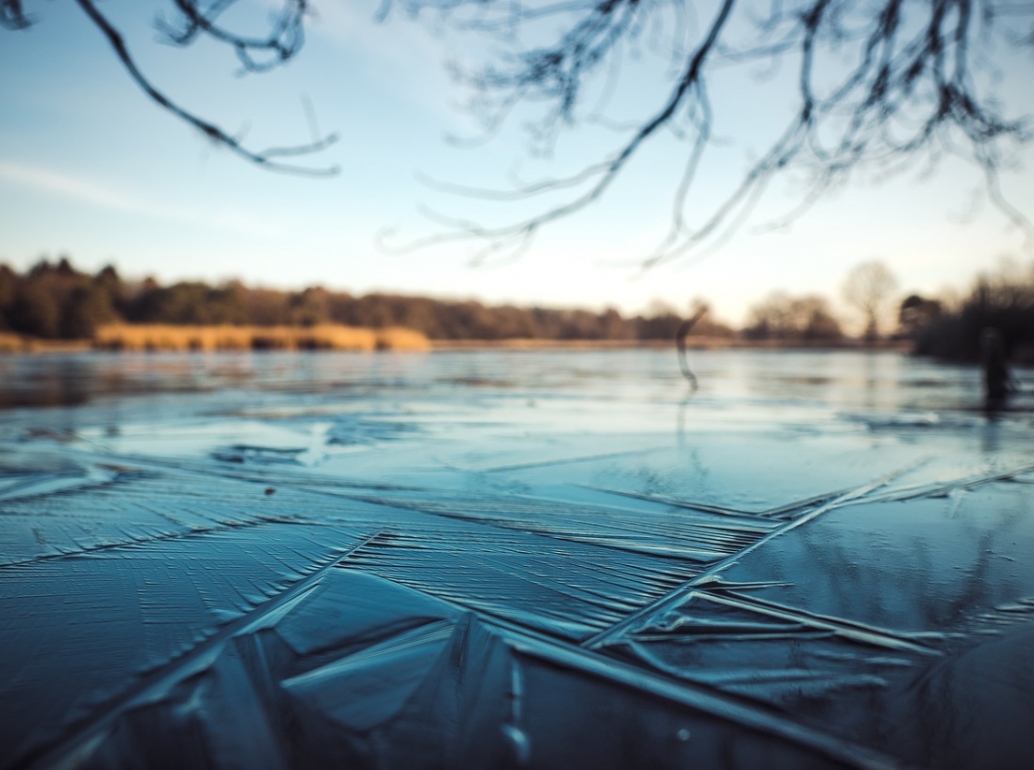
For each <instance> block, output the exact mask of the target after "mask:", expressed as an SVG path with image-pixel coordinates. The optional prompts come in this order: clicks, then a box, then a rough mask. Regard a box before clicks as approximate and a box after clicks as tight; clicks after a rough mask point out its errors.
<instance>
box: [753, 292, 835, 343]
mask: <svg viewBox="0 0 1034 770" xmlns="http://www.w3.org/2000/svg"><path fill="white" fill-rule="evenodd" d="M744 333H745V335H746V336H747V338H748V339H762V340H764V339H774V340H798V341H805V342H829V341H831V340H837V339H840V337H842V336H843V335H842V334H841V331H840V322H839V321H837V319H836V317H835V316H834V315H833V313H832V311H831V310H830V309H829V303H828V302H827V301H826V298H825V297H820V296H817V295H814V294H813V295H808V296H804V297H791V296H789V295H787V294H785V293H783V292H781V291H775V292H772V293H771V294H769V295H768V296H767V297H765V298H764V299H763V300H761V301H760V302H758V303H756V304H755V305H753V306H752V307H751V308H750V314H749V317H748V321H747V326H746V327H745V328H744Z"/></svg>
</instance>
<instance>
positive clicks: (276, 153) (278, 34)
mask: <svg viewBox="0 0 1034 770" xmlns="http://www.w3.org/2000/svg"><path fill="white" fill-rule="evenodd" d="M75 2H76V4H77V5H78V6H79V7H80V8H81V9H82V11H83V12H84V13H85V14H86V16H87V17H88V18H89V19H90V21H91V22H92V23H93V24H94V25H95V26H96V27H97V28H98V29H99V30H100V32H101V34H103V35H104V37H105V38H106V39H107V41H108V43H109V44H110V45H111V48H112V50H113V51H114V52H115V56H116V57H117V58H118V60H119V61H120V62H121V64H122V66H123V68H124V69H125V70H126V72H127V73H129V76H130V77H131V78H132V79H133V81H134V82H135V83H136V84H137V85H138V86H139V87H140V89H141V90H142V91H143V92H144V93H145V94H146V95H147V96H148V98H150V99H151V100H152V101H153V102H155V103H156V104H158V105H159V106H160V107H162V108H163V109H165V110H167V111H168V112H170V113H172V114H173V115H175V116H176V117H177V118H179V119H180V120H182V121H184V122H186V123H188V124H189V125H191V126H193V127H194V128H196V129H197V130H198V131H200V132H201V133H202V134H204V135H205V136H206V137H208V139H210V140H211V141H213V142H215V143H216V144H217V145H220V146H222V147H225V148H226V149H228V150H230V151H231V152H233V153H234V154H236V155H238V156H239V157H241V158H243V159H245V160H247V161H248V162H250V163H254V164H256V165H258V166H261V167H263V168H266V169H269V170H271V171H280V172H285V173H290V174H301V175H306V176H317V177H327V176H334V175H336V174H337V173H338V168H337V167H336V166H331V167H316V168H313V167H308V166H301V165H296V164H291V163H284V162H282V161H281V160H280V159H283V158H297V157H302V156H307V155H312V154H315V153H319V152H322V151H323V150H325V149H327V148H328V147H330V146H331V145H333V144H334V143H336V142H337V141H338V137H337V135H336V134H333V133H331V134H326V135H318V134H317V135H313V137H312V140H311V141H310V142H308V143H305V144H299V145H292V146H286V147H270V148H267V149H264V150H252V149H250V148H248V147H245V146H244V144H243V143H242V142H241V140H240V139H238V138H236V137H234V136H232V135H230V134H229V133H228V132H227V131H226V130H224V129H223V128H221V127H220V126H218V125H217V124H215V123H213V122H212V121H209V120H206V119H204V118H202V117H200V116H198V115H197V114H195V113H193V112H191V111H189V110H187V109H186V108H184V107H182V106H180V105H179V104H178V103H176V102H175V101H173V100H172V99H171V98H169V96H167V95H166V94H165V93H164V92H163V91H162V90H160V89H159V88H158V87H157V86H155V85H154V84H153V83H152V82H151V80H150V79H149V78H148V77H147V76H146V75H145V74H144V73H143V71H141V69H140V67H139V66H138V65H137V63H136V60H135V59H134V58H133V56H132V55H131V53H130V50H129V46H128V45H127V43H126V41H125V38H124V37H123V35H122V34H121V32H119V30H118V29H117V28H116V27H115V25H114V24H112V23H111V21H110V20H109V19H108V18H107V17H106V16H105V15H104V14H102V13H101V12H100V9H99V8H98V5H97V3H96V2H95V0H75ZM172 2H173V4H174V5H175V7H176V10H177V13H178V14H179V16H180V19H179V22H178V24H173V23H170V22H166V21H164V20H161V19H159V21H158V27H159V29H160V30H161V31H162V32H163V33H164V34H165V36H166V39H167V40H168V42H171V43H173V44H176V45H182V46H186V45H189V44H190V43H192V42H194V41H195V40H196V39H197V38H198V37H199V36H201V35H205V36H208V37H209V38H211V39H214V40H216V41H218V42H221V43H225V44H227V45H229V46H231V47H232V48H233V49H234V51H235V52H236V54H237V58H238V60H239V61H240V62H241V63H242V65H243V66H244V69H245V70H246V71H249V72H265V71H267V70H269V69H271V68H272V67H275V66H277V65H279V64H282V63H283V62H285V61H287V60H288V59H290V58H291V57H292V56H294V55H295V54H296V53H297V52H298V50H299V49H300V48H301V45H302V42H303V40H304V37H303V34H302V25H303V21H304V17H305V16H306V14H307V13H308V2H307V0H285V2H284V4H283V7H282V8H281V9H280V11H279V12H278V13H277V14H276V16H275V19H274V21H273V23H272V25H271V28H270V31H269V34H268V35H267V36H266V37H261V38H255V37H248V36H244V35H239V34H237V33H234V32H231V31H229V30H227V29H226V28H224V27H222V26H220V25H219V24H218V23H217V19H218V18H219V16H220V15H222V14H223V13H224V12H225V11H226V10H227V9H228V8H229V7H230V6H232V5H234V4H235V2H236V0H212V2H210V3H208V4H207V5H203V4H202V3H201V2H198V1H197V0H172ZM31 23H32V21H31V19H29V18H28V17H27V16H26V14H25V12H24V9H23V7H22V2H21V0H0V25H2V26H4V27H5V28H7V29H11V30H22V29H26V28H28V27H29V26H30V25H31ZM256 54H265V55H267V56H268V57H269V58H268V59H267V60H265V61H259V60H258V59H256V58H255V55H256ZM309 114H310V118H309V119H310V125H314V124H313V121H312V118H311V107H310V108H309Z"/></svg>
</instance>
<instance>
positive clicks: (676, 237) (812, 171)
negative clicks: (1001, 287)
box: [386, 0, 1034, 267]
mask: <svg viewBox="0 0 1034 770" xmlns="http://www.w3.org/2000/svg"><path fill="white" fill-rule="evenodd" d="M386 2H387V3H388V4H389V5H390V4H391V0H386ZM394 4H395V5H396V6H401V7H402V8H403V9H404V10H405V11H407V12H408V13H409V14H411V15H419V14H421V13H426V12H433V13H436V14H437V15H438V18H439V19H441V20H442V21H444V22H445V23H448V24H451V25H452V26H453V27H454V28H455V29H457V30H460V31H473V32H477V33H482V34H493V35H497V36H498V37H499V38H500V39H504V38H507V39H514V40H515V39H516V37H517V35H516V32H515V30H520V29H521V27H522V26H531V25H533V23H534V22H535V21H537V20H541V19H543V18H548V19H549V20H550V24H549V25H548V26H547V27H546V28H543V27H542V26H541V25H540V26H538V27H536V28H535V29H536V32H535V34H533V35H531V37H532V38H533V39H535V40H536V41H539V40H541V39H542V37H543V36H544V35H549V34H550V32H551V30H558V31H556V32H555V34H554V35H553V37H552V38H551V39H552V42H550V43H547V44H545V45H542V44H538V45H536V46H533V47H531V48H528V49H524V48H522V47H521V46H520V44H519V42H514V43H513V45H512V46H511V49H510V50H511V52H510V53H505V54H501V55H498V56H495V58H493V59H491V60H489V62H488V63H487V64H486V65H484V66H483V67H482V68H480V69H475V70H471V71H467V72H461V73H459V78H460V80H461V82H463V83H465V84H466V85H467V86H468V87H470V88H471V89H472V92H473V96H474V98H473V101H472V103H471V107H472V109H473V110H474V112H475V114H478V115H480V116H481V117H482V119H483V120H485V121H486V125H491V127H492V130H493V131H495V130H498V126H499V123H500V122H501V121H502V120H504V119H505V118H506V116H507V115H509V114H510V112H511V111H512V110H513V109H514V107H515V105H516V104H518V103H525V104H527V105H529V106H534V105H541V118H540V119H539V121H538V122H537V123H534V124H533V125H532V126H531V129H530V139H531V147H532V151H533V152H539V153H541V152H542V151H543V148H546V149H547V150H548V148H550V147H551V146H552V143H553V142H554V141H555V139H556V136H557V134H558V132H560V131H562V130H563V129H565V128H566V127H568V126H570V125H571V124H573V123H575V122H577V121H578V120H579V119H580V115H581V112H580V109H581V106H582V101H583V98H584V94H586V92H587V89H588V86H589V85H590V83H591V82H592V81H593V78H594V77H600V78H601V79H602V81H603V91H602V93H603V96H602V97H601V98H602V99H603V101H604V102H606V100H608V99H609V98H610V92H611V91H612V89H613V88H614V86H613V84H612V83H611V82H610V81H611V80H612V79H613V78H614V72H615V71H616V70H617V69H619V68H620V66H621V57H622V55H623V53H622V45H623V44H624V43H626V42H627V41H629V40H633V39H636V38H637V37H638V36H639V35H640V34H641V32H642V30H643V29H645V28H647V27H648V26H650V25H651V23H652V22H656V21H657V20H658V19H660V18H662V16H663V14H665V13H668V14H674V16H675V17H676V18H680V19H681V18H682V17H683V16H684V15H685V13H686V9H687V7H688V4H687V3H685V1H684V0H568V1H566V2H564V1H563V0H559V1H557V2H550V1H549V0H546V1H545V2H540V3H528V2H523V1H522V0H505V2H504V0H395V2H394ZM713 8H714V9H713V16H712V19H711V21H710V23H709V24H708V25H707V26H705V27H704V28H703V29H702V30H700V31H699V33H698V35H697V38H696V39H695V40H694V41H693V42H691V43H689V44H687V43H686V35H688V34H689V32H688V31H687V30H688V27H689V26H690V25H686V24H679V25H672V28H673V29H674V28H677V29H679V30H680V31H679V32H678V34H677V35H674V36H673V37H672V40H671V43H670V45H671V52H677V53H679V54H680V55H681V56H682V57H683V66H682V68H681V72H680V73H679V75H678V76H677V77H676V79H675V81H674V83H673V85H672V86H671V88H670V90H669V91H668V92H667V95H666V96H665V98H664V100H663V102H662V103H661V104H660V105H659V106H658V107H657V108H656V109H655V110H654V112H653V113H652V114H649V115H646V116H645V117H643V118H642V119H641V120H640V121H639V123H638V125H637V126H636V127H635V129H634V130H633V132H632V134H631V136H630V137H629V138H628V139H626V140H625V141H624V142H623V143H622V144H621V145H619V146H618V147H617V148H616V149H615V151H614V152H613V153H612V154H611V155H610V156H609V157H607V158H605V159H604V160H603V161H602V162H595V163H590V164H587V165H586V166H585V167H583V168H582V169H581V170H579V171H576V172H575V173H572V174H570V175H568V176H564V177H560V178H555V179H551V180H546V181H540V182H536V183H534V184H527V185H523V186H517V187H515V188H512V189H504V190H482V189H476V188H471V187H467V186H463V185H455V184H448V185H447V184H444V183H441V182H435V183H433V184H431V186H432V187H433V188H434V189H437V190H439V191H444V192H449V193H453V194H458V195H462V196H467V197H477V198H482V199H484V200H490V201H515V200H525V199H530V200H535V199H539V198H540V197H542V196H550V197H551V199H552V200H554V201H555V195H556V194H558V193H562V192H563V191H565V190H566V191H570V192H569V197H568V198H567V199H566V200H562V201H561V202H559V203H556V202H553V203H547V204H546V205H544V206H543V207H542V208H541V209H540V210H539V212H538V213H536V214H533V215H532V216H529V217H527V218H524V219H520V220H517V221H513V222H510V223H508V224H503V225H498V226H491V227H489V226H484V225H476V224H475V223H471V222H469V221H466V222H465V223H464V226H463V227H457V228H454V229H452V230H448V229H447V230H446V232H441V233H438V234H436V235H435V236H434V237H433V238H430V239H421V240H418V241H415V242H413V243H410V244H405V245H403V246H402V248H403V249H408V248H413V247H420V246H423V245H427V244H436V243H443V242H448V241H464V240H471V239H482V240H486V241H489V242H491V241H493V240H496V239H498V240H500V241H510V240H511V239H514V238H520V237H523V236H530V235H531V234H533V233H535V232H537V231H538V230H540V229H541V228H542V227H544V226H546V225H548V224H550V223H552V222H554V221H556V220H557V219H560V218H562V217H566V216H569V215H572V214H575V213H578V212H579V211H581V210H583V209H585V208H587V207H588V206H590V205H591V204H593V203H595V202H597V201H598V200H599V199H600V198H601V197H603V196H604V195H605V194H606V192H607V191H608V189H609V188H610V187H611V186H612V185H613V184H614V183H615V181H616V179H617V178H618V177H619V176H620V175H621V174H622V172H623V171H624V170H625V168H626V167H627V165H628V164H629V163H630V161H631V160H632V159H633V157H635V156H637V155H638V154H640V152H641V150H642V148H643V147H644V146H645V145H646V144H648V143H655V141H656V137H657V136H658V134H659V132H658V129H659V128H661V127H666V128H670V129H672V130H673V131H674V132H675V134H676V136H679V137H682V138H683V139H684V141H686V142H687V143H688V145H689V146H688V150H687V154H686V160H685V163H684V168H683V172H682V175H681V177H680V179H679V181H678V184H677V187H676V188H675V191H674V195H673V200H672V211H671V223H670V226H669V228H668V233H667V235H666V236H665V237H664V238H663V239H662V240H661V242H660V244H659V245H658V246H657V247H656V248H655V249H654V250H653V251H652V252H650V253H649V254H647V255H646V256H645V257H644V258H643V259H642V261H641V264H642V265H643V266H644V267H650V266H653V265H657V264H660V263H662V262H666V261H670V260H673V259H678V258H682V257H684V256H685V255H686V254H687V253H688V252H690V251H693V250H695V249H699V248H700V247H701V246H703V245H704V244H705V243H710V244H711V245H714V244H715V243H718V242H720V241H722V240H723V239H725V238H728V237H729V235H730V234H731V233H732V232H734V231H735V230H736V228H737V227H738V226H739V225H740V224H742V222H743V221H745V220H746V218H747V217H749V215H750V213H751V211H752V210H753V207H754V206H755V205H756V203H757V202H758V201H759V200H760V198H761V196H762V194H763V192H764V191H765V189H766V187H767V186H768V184H769V183H770V182H771V181H772V180H773V179H774V178H775V177H777V176H779V175H781V174H783V173H785V172H788V171H790V170H792V169H796V170H798V171H803V172H804V173H805V174H806V175H807V177H808V180H809V181H808V184H807V187H806V189H805V190H804V192H803V195H802V200H801V203H800V205H799V206H797V207H795V208H794V209H792V210H791V211H790V213H789V214H788V215H787V217H786V218H785V219H783V220H780V222H781V223H782V224H785V222H786V221H788V220H792V219H793V218H795V217H797V216H800V215H803V214H804V213H805V212H806V211H807V210H808V209H809V208H810V207H811V206H812V205H813V204H814V202H815V201H816V200H818V199H819V198H820V197H821V196H822V195H823V194H824V193H826V192H828V191H829V190H830V189H831V188H833V187H836V186H839V185H843V184H845V183H847V182H848V181H850V180H851V179H852V178H853V176H854V175H856V174H857V173H858V172H859V171H861V170H863V169H869V170H879V171H882V172H883V173H884V174H887V175H891V174H897V173H902V172H903V171H905V170H907V169H908V168H910V167H912V166H913V165H914V163H915V162H917V160H919V159H923V158H926V159H927V160H928V162H929V163H930V165H931V166H933V165H936V163H937V162H938V161H939V160H940V158H942V157H943V156H944V155H947V154H955V155H961V156H962V157H964V158H966V159H967V160H969V161H971V162H973V163H975V164H976V165H977V166H978V167H979V168H980V170H981V171H982V173H983V175H984V179H985V184H986V189H987V194H988V198H989V200H991V202H992V203H993V205H995V206H996V207H997V209H998V210H999V211H1000V212H1001V213H1002V214H1003V215H1004V216H1005V217H1006V218H1007V219H1008V220H1009V221H1010V223H1012V224H1014V225H1015V226H1017V227H1018V228H1020V229H1021V230H1023V231H1024V232H1025V233H1026V234H1027V237H1028V239H1030V238H1031V236H1032V235H1034V226H1032V225H1031V223H1030V221H1029V219H1028V218H1027V216H1025V215H1024V213H1023V212H1021V211H1019V210H1018V209H1017V208H1015V207H1014V206H1013V205H1011V204H1010V203H1009V202H1008V201H1007V200H1006V199H1005V197H1004V195H1003V194H1002V192H1001V189H1000V187H999V184H998V179H999V175H1000V171H1001V169H1002V168H1003V164H1005V163H1006V162H1007V161H1008V159H1009V158H1010V157H1011V156H1012V154H1013V153H1014V152H1016V151H1017V150H1018V149H1019V148H1020V147H1023V146H1025V145H1027V144H1029V143H1030V141H1031V139H1032V138H1034V131H1032V119H1031V118H1032V116H1030V115H1021V116H1019V117H1009V116H1007V115H1006V114H1005V113H1004V112H1003V108H1002V107H1001V105H999V103H998V102H997V101H996V99H995V95H994V93H993V91H992V90H991V88H990V86H988V85H987V83H986V82H985V81H986V80H988V78H986V77H985V78H984V79H983V80H979V81H978V76H983V72H984V69H986V67H987V64H986V63H985V62H994V61H995V60H996V59H997V58H998V57H999V56H1000V47H1001V46H1002V45H1003V44H1004V45H1008V46H1013V47H1019V46H1030V45H1032V44H1034V35H1019V36H1017V35H1016V34H1015V30H1017V29H1018V28H1020V27H1021V26H1022V22H1030V21H1032V20H1034V3H1011V4H1010V3H1001V2H995V0H769V2H768V3H767V4H766V6H765V7H764V9H763V10H761V11H760V12H759V8H758V4H757V3H752V2H751V0H715V2H714V6H713ZM697 10H699V9H697ZM1004 17H1008V18H1009V23H1008V29H1003V28H1002V25H1001V24H1000V23H998V22H997V20H999V19H1001V18H1004ZM655 26H656V25H655ZM683 28H686V29H683ZM996 46H997V47H999V48H996ZM781 61H786V62H787V63H789V64H791V65H793V66H794V67H795V68H796V75H797V77H796V80H797V88H796V91H797V93H796V107H795V111H794V114H793V116H792V117H791V118H790V119H789V120H788V122H787V123H786V124H785V127H784V130H783V131H782V132H781V133H780V134H778V135H777V136H776V138H775V139H774V140H773V142H772V143H771V145H770V146H769V147H768V149H767V151H765V152H764V153H762V155H761V156H760V158H759V159H758V160H756V161H755V162H754V163H752V164H751V166H750V167H749V168H748V169H747V171H746V173H745V174H744V175H743V177H742V179H741V181H740V184H739V185H737V186H736V187H735V188H734V189H733V190H732V192H730V193H728V194H727V195H726V197H725V198H723V199H719V200H717V201H713V202H712V203H711V204H710V208H703V209H701V208H699V207H698V209H697V210H696V211H692V212H691V211H689V210H687V206H688V202H689V200H690V191H691V190H693V189H694V184H695V181H696V176H697V171H698V169H699V167H700V164H701V162H702V160H703V158H704V157H705V155H706V154H707V152H708V150H709V149H710V147H711V144H712V134H713V128H714V120H715V115H714V114H713V109H712V106H711V104H710V102H709V100H708V97H707V93H708V90H707V86H708V82H709V80H710V79H711V76H712V75H713V74H714V73H715V72H717V71H719V70H722V69H727V68H730V67H743V66H753V65H755V64H761V65H764V66H766V67H769V68H771V67H774V66H776V65H777V64H778V63H779V62H781ZM601 111H602V110H601V109H600V107H599V106H598V104H597V105H596V106H594V107H592V108H591V109H590V110H589V114H588V116H587V117H586V118H584V119H585V120H587V121H589V122H597V123H599V122H606V120H607V118H606V116H603V115H601V114H600V112H601ZM543 199H544V198H543ZM691 221H692V222H695V223H696V224H695V225H693V226H691V225H690V224H689V223H690V222H691ZM437 222H438V223H439V224H441V223H442V222H443V220H442V219H441V218H440V217H439V218H437Z"/></svg>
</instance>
